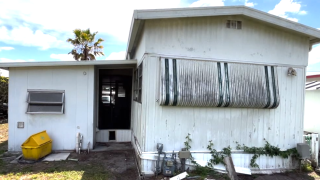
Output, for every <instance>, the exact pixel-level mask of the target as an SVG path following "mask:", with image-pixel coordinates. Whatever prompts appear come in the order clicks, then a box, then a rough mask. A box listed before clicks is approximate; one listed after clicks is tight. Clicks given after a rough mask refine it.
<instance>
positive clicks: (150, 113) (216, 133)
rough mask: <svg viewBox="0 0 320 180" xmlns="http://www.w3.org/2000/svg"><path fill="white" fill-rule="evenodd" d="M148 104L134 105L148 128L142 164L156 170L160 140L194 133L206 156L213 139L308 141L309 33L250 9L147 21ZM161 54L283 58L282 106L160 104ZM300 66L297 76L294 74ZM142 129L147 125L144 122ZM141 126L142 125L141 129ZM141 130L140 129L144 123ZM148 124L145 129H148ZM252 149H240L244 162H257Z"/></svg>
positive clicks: (176, 146) (168, 143)
mask: <svg viewBox="0 0 320 180" xmlns="http://www.w3.org/2000/svg"><path fill="white" fill-rule="evenodd" d="M228 19H231V20H241V21H242V30H235V29H226V28H225V26H226V25H225V22H226V20H228ZM144 32H145V34H146V38H145V47H146V51H145V56H144V57H145V59H144V61H143V63H144V69H143V96H142V104H134V105H133V106H135V105H137V106H138V107H139V108H138V109H137V110H133V111H132V117H133V118H134V121H135V123H136V125H135V126H133V129H134V131H139V132H141V133H140V134H141V135H140V137H139V138H138V139H139V144H140V150H141V151H142V152H144V153H141V154H140V155H139V158H140V163H141V170H142V172H144V173H146V174H149V173H150V174H152V170H154V166H155V161H154V160H155V159H156V155H155V154H156V144H157V143H163V144H164V151H168V152H172V150H174V151H179V150H181V148H182V147H184V142H185V137H186V136H187V134H188V133H190V134H191V139H192V140H193V142H192V144H191V146H192V148H191V151H200V152H199V153H194V154H193V156H194V157H195V158H196V159H197V160H199V161H202V162H206V161H207V160H208V159H209V158H210V155H209V154H208V153H207V149H206V147H207V145H208V141H210V140H212V141H213V143H214V148H215V149H217V150H221V149H222V148H224V147H227V146H229V145H230V146H231V148H232V149H233V150H235V147H236V143H235V142H239V143H240V144H245V145H246V146H256V147H261V146H264V144H265V141H264V139H265V140H267V141H268V142H269V143H270V144H272V145H274V146H278V147H279V148H281V149H282V150H286V149H288V148H293V147H296V143H300V142H302V139H303V138H302V135H303V116H304V113H303V110H304V84H305V66H306V65H307V59H308V52H309V49H308V48H309V42H308V38H307V37H305V36H302V35H299V34H297V33H294V32H287V31H284V30H282V29H279V28H277V27H274V26H270V25H267V24H265V23H261V22H259V21H255V20H252V19H250V18H245V17H242V16H222V17H204V18H181V19H160V20H147V21H146V22H145V27H144ZM160 57H169V58H180V59H183V58H184V59H200V60H208V61H224V62H241V63H250V64H265V65H275V66H276V68H277V71H278V81H279V93H280V105H279V107H278V108H276V109H248V108H241V109H240V108H210V107H165V106H159V104H158V102H157V99H158V98H159V71H160V66H159V59H160ZM289 67H294V68H295V70H296V71H297V76H293V77H292V76H287V70H288V68H289ZM139 128H140V129H139ZM135 129H136V130H135ZM138 129H139V130H138ZM143 130H145V132H143ZM251 156H252V155H248V154H237V153H234V154H233V155H232V157H233V160H234V164H235V166H237V167H248V168H249V167H250V159H251ZM257 163H258V164H259V166H260V169H261V170H265V169H269V170H272V169H281V168H292V167H293V166H294V164H293V162H292V161H291V159H281V158H278V157H275V158H267V157H260V158H259V159H258V160H257Z"/></svg>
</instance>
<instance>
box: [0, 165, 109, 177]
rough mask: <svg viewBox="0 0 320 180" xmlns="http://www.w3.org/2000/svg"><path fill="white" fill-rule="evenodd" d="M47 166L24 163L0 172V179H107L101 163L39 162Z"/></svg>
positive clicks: (107, 174)
mask: <svg viewBox="0 0 320 180" xmlns="http://www.w3.org/2000/svg"><path fill="white" fill-rule="evenodd" d="M40 165H41V166H47V167H45V168H44V169H38V168H39V164H38V165H36V164H33V165H24V166H22V167H21V168H19V169H16V168H15V169H13V170H11V172H8V173H1V171H0V176H1V179H72V180H78V179H79V180H80V179H81V180H86V179H88V180H89V179H92V180H100V179H101V180H102V179H108V178H109V177H110V174H109V173H108V172H107V171H105V170H104V168H103V166H102V165H101V164H94V165H92V166H90V167H88V166H87V165H83V164H78V163H71V164H70V163H65V162H53V163H50V164H46V165H45V164H40Z"/></svg>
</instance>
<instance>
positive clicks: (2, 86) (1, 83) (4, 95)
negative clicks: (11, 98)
mask: <svg viewBox="0 0 320 180" xmlns="http://www.w3.org/2000/svg"><path fill="white" fill-rule="evenodd" d="M8 85H9V78H7V77H3V76H0V103H1V106H2V103H7V102H8Z"/></svg>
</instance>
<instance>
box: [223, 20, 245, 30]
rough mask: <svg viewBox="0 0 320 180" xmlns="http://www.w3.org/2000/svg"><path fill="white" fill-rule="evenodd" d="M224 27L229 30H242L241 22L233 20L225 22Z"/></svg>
mask: <svg viewBox="0 0 320 180" xmlns="http://www.w3.org/2000/svg"><path fill="white" fill-rule="evenodd" d="M226 27H227V28H230V29H241V28H242V22H241V21H235V20H227V24H226Z"/></svg>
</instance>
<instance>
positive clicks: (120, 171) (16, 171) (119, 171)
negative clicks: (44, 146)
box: [0, 120, 138, 180]
mask: <svg viewBox="0 0 320 180" xmlns="http://www.w3.org/2000/svg"><path fill="white" fill-rule="evenodd" d="M7 142H8V123H7V122H6V121H4V120H1V121H0V180H2V179H90V180H91V179H99V180H100V179H101V180H102V179H110V180H136V179H137V178H138V170H137V166H136V161H135V157H134V151H133V148H132V146H131V144H130V143H123V144H121V146H120V147H121V149H120V150H119V148H118V149H115V150H112V148H109V150H107V151H103V152H90V153H89V154H88V153H86V152H82V153H81V154H77V153H75V152H72V153H71V154H70V156H69V157H68V159H69V158H71V159H77V160H78V161H71V160H66V161H59V162H43V161H39V162H35V163H33V164H21V163H16V164H11V163H10V162H11V161H12V160H14V159H15V158H16V157H17V156H18V154H12V153H7V152H5V151H7V148H8V143H7ZM101 145H103V144H101ZM106 146H110V145H107V144H106ZM111 146H112V145H111ZM118 146H119V145H118Z"/></svg>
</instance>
